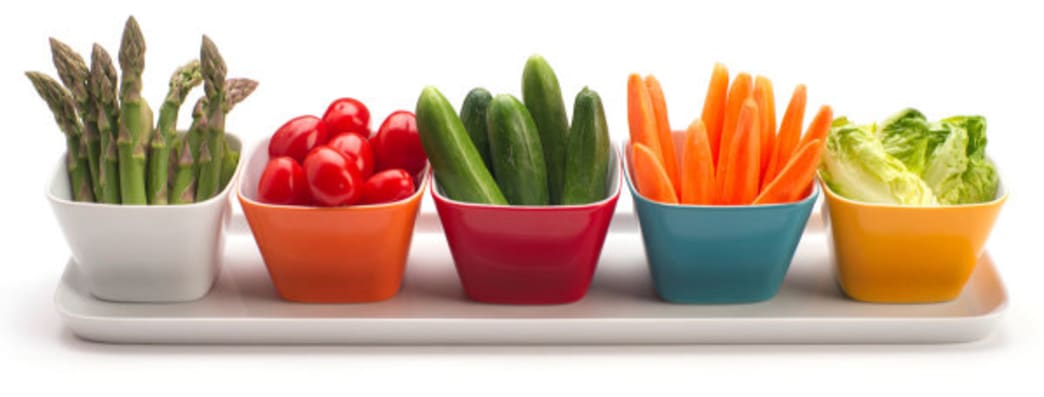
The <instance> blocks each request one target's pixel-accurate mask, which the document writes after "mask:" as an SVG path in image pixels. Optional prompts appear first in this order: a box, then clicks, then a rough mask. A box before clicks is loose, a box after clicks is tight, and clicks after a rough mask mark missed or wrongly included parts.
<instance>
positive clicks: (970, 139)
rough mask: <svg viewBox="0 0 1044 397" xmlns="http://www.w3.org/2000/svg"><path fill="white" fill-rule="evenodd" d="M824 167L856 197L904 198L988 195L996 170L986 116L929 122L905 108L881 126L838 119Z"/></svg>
mask: <svg viewBox="0 0 1044 397" xmlns="http://www.w3.org/2000/svg"><path fill="white" fill-rule="evenodd" d="M820 171H821V175H822V176H823V179H824V181H825V182H826V183H827V185H828V186H829V187H830V189H831V190H833V191H835V192H836V193H838V194H840V195H842V196H845V197H848V198H850V199H854V200H860V201H867V202H873V203H887V204H901V205H938V204H943V205H954V204H969V203H978V202H984V201H989V200H992V199H993V198H994V196H995V195H996V191H997V185H998V183H999V182H998V178H997V171H996V169H995V167H994V165H993V163H992V162H990V161H989V160H988V159H986V119H985V118H983V117H981V116H955V117H950V118H946V119H943V120H941V121H939V122H929V121H928V119H927V118H926V117H925V116H924V114H922V113H921V112H919V111H917V110H916V109H904V110H902V111H900V112H899V113H896V114H895V115H893V116H892V117H889V118H888V119H887V120H885V121H884V122H883V123H882V124H881V127H880V128H878V127H877V126H876V125H862V126H860V125H856V124H853V123H851V122H850V121H848V119H846V118H844V117H842V118H838V119H837V120H834V124H833V126H832V128H831V132H830V136H829V137H828V138H827V152H826V153H825V154H824V156H823V162H822V164H821V165H820Z"/></svg>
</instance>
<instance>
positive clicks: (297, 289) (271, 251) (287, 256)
mask: <svg viewBox="0 0 1044 397" xmlns="http://www.w3.org/2000/svg"><path fill="white" fill-rule="evenodd" d="M267 149H268V140H267V139H266V140H265V141H263V142H261V143H260V144H259V145H258V146H257V148H255V149H254V151H253V154H252V155H251V156H250V158H249V159H248V161H247V163H246V168H245V169H244V175H243V178H240V180H239V187H238V189H237V192H238V197H239V203H240V204H241V205H242V206H243V213H244V214H245V215H246V219H247V222H248V223H249V224H250V231H251V232H252V233H253V234H254V240H255V241H256V242H257V247H258V249H259V250H260V251H261V257H262V258H263V259H264V261H265V266H266V267H267V268H268V274H269V276H270V277H271V278H272V283H273V284H275V288H276V291H277V292H278V293H279V295H280V296H281V297H283V299H286V300H290V301H296V302H308V303H352V302H375V301H381V300H385V299H389V298H391V297H393V296H395V294H396V293H397V292H398V291H399V288H400V287H401V285H402V276H403V273H404V272H405V270H406V257H407V255H408V253H409V250H410V242H411V240H412V237H413V227H414V224H415V221H416V219H417V211H418V209H419V208H420V202H421V197H422V196H423V194H422V192H424V190H425V189H426V186H427V184H428V179H429V177H428V174H429V172H428V170H427V169H425V170H424V171H423V172H422V173H421V176H420V181H419V182H420V183H418V186H417V191H416V192H414V193H413V195H411V196H410V197H408V198H406V199H403V200H400V201H396V202H393V203H385V204H374V205H358V206H350V207H329V208H324V207H308V206H289V205H273V204H265V203H262V202H260V201H259V200H258V199H257V183H258V180H259V178H260V177H261V173H262V172H263V171H264V168H265V165H266V164H267V163H268V150H267Z"/></svg>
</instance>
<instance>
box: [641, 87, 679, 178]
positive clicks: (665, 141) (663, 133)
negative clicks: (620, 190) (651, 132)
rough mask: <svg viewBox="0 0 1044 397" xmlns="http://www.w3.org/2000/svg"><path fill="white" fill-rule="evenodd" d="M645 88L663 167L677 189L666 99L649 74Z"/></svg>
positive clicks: (676, 160) (675, 158) (676, 167)
mask: <svg viewBox="0 0 1044 397" xmlns="http://www.w3.org/2000/svg"><path fill="white" fill-rule="evenodd" d="M645 88H646V90H648V91H649V99H650V100H651V101H652V109H653V115H654V116H655V121H656V135H657V137H658V138H659V141H660V158H661V159H663V168H664V169H665V170H667V176H669V177H670V178H671V185H673V186H674V191H678V190H680V189H681V182H680V181H679V179H680V178H679V176H678V154H677V153H676V152H675V151H674V138H673V137H671V124H670V121H669V120H668V118H667V100H666V98H664V96H663V87H661V86H660V81H659V80H656V77H654V76H653V75H651V74H650V75H648V76H645Z"/></svg>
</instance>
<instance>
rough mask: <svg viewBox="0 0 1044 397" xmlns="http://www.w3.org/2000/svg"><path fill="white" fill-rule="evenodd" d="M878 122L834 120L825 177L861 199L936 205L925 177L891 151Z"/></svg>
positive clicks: (822, 168)
mask: <svg viewBox="0 0 1044 397" xmlns="http://www.w3.org/2000/svg"><path fill="white" fill-rule="evenodd" d="M876 130H877V127H876V126H875V125H862V126H860V125H855V124H853V123H851V122H849V121H848V119H846V118H843V117H842V118H840V119H837V120H835V121H834V124H833V126H832V128H831V131H830V135H829V136H828V137H827V144H826V147H827V151H826V153H824V154H823V162H822V165H821V166H820V171H821V175H822V177H823V181H824V182H826V183H827V185H828V186H829V187H830V189H831V190H833V191H834V192H837V193H838V194H840V195H842V196H844V197H847V198H850V199H853V200H859V201H867V202H872V203H886V204H901V205H936V204H937V203H936V200H935V196H934V195H933V194H932V191H931V189H930V188H929V187H928V185H927V184H925V183H924V181H922V180H921V178H919V177H918V176H917V174H914V173H912V172H910V171H909V170H908V169H907V168H906V165H904V164H903V162H902V161H899V160H898V159H896V158H895V157H893V156H891V155H889V154H888V153H887V152H886V151H885V147H884V145H883V144H882V142H881V140H879V139H878V138H877V131H876Z"/></svg>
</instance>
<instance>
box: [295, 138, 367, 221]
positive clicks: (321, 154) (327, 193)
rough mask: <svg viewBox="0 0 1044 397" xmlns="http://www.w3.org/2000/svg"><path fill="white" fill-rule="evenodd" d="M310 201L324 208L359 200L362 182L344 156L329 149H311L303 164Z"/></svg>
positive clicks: (350, 161)
mask: <svg viewBox="0 0 1044 397" xmlns="http://www.w3.org/2000/svg"><path fill="white" fill-rule="evenodd" d="M304 171H305V177H306V178H307V179H308V187H309V190H310V191H311V192H312V201H314V202H315V203H316V204H318V205H321V206H326V207H333V206H338V205H350V204H355V202H357V201H359V198H360V196H362V187H363V183H364V179H363V178H362V176H360V175H359V170H358V169H356V168H355V164H353V163H352V160H351V159H349V158H348V157H347V156H345V155H343V154H341V152H339V151H337V150H336V149H334V148H331V147H329V146H325V145H324V146H319V147H316V148H315V149H312V151H311V152H309V153H308V156H306V157H305V161H304Z"/></svg>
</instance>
